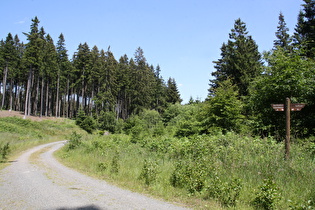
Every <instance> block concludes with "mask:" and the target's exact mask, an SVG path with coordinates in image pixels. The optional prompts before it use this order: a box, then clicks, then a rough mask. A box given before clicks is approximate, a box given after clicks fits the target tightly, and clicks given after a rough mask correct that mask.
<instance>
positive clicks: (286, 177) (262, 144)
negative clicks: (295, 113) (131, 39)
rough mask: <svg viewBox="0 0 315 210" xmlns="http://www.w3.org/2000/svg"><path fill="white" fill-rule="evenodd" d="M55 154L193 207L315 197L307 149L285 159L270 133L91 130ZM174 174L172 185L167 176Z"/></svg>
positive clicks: (289, 204)
mask: <svg viewBox="0 0 315 210" xmlns="http://www.w3.org/2000/svg"><path fill="white" fill-rule="evenodd" d="M58 156H59V158H60V159H61V160H62V161H63V162H64V163H66V164H67V165H68V166H70V167H74V168H77V169H78V170H80V171H81V172H84V173H87V174H89V175H92V176H95V177H98V178H101V179H106V180H107V181H110V182H112V183H114V184H117V185H119V186H121V187H124V188H128V189H131V190H133V191H137V192H140V193H145V194H150V195H152V196H154V197H159V198H163V199H165V200H168V201H173V202H178V203H184V204H186V205H187V206H189V207H193V208H196V209H220V208H222V209H229V208H232V209H234V208H236V209H256V208H258V207H257V206H258V205H261V206H263V205H265V206H268V205H270V206H273V207H274V208H276V209H290V208H291V209H306V208H307V206H312V205H313V204H314V203H313V202H314V200H315V199H314V198H315V197H314V196H315V175H314V171H315V162H314V159H313V157H312V155H311V152H310V151H308V150H307V149H306V148H305V146H303V145H298V144H294V145H292V153H291V159H290V160H288V161H286V160H284V148H283V145H282V144H280V143H276V142H275V141H274V140H273V139H271V138H268V139H259V138H252V137H246V136H239V135H236V134H233V133H229V134H227V135H216V136H206V135H204V136H195V137H192V138H183V139H177V138H170V137H156V138H154V139H153V138H152V137H147V138H145V139H143V141H142V142H138V143H137V144H135V143H131V142H130V137H129V136H126V135H109V136H96V135H88V136H83V138H82V141H81V144H80V145H79V146H78V147H76V148H75V149H72V150H69V149H67V148H64V149H63V150H60V151H59V152H58ZM115 156H116V157H118V167H117V165H115V164H114V162H113V159H114V157H115ZM145 163H146V165H145ZM176 165H177V167H179V168H176V169H175V167H176ZM113 168H118V172H117V173H115V172H114V171H115V170H113ZM174 174H176V177H177V179H175V181H174V179H173V183H175V182H176V183H177V184H178V185H177V186H175V187H174V186H172V184H171V181H170V180H171V177H172V176H173V177H174ZM152 177H153V178H152ZM154 177H155V178H154ZM145 178H147V179H145ZM176 180H177V181H176ZM179 180H181V181H179ZM237 180H238V181H237ZM268 180H270V181H268ZM266 183H267V184H266ZM198 184H199V185H198ZM264 185H265V186H264ZM198 186H199V187H198ZM263 186H264V188H263ZM264 190H266V192H265V191H264ZM238 191H239V195H238V194H235V193H236V192H238ZM257 197H258V198H257ZM278 197H279V199H277V198H278ZM268 199H269V200H268ZM254 200H256V204H255V205H256V206H255V205H254V204H253V203H254V202H253V201H254ZM257 203H258V204H257ZM303 206H304V207H305V208H304V207H303ZM312 208H314V206H312Z"/></svg>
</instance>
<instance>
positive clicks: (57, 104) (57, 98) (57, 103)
mask: <svg viewBox="0 0 315 210" xmlns="http://www.w3.org/2000/svg"><path fill="white" fill-rule="evenodd" d="M59 82H60V76H59V72H58V79H57V93H56V117H58V116H60V114H59V115H58V113H59V110H60V109H59Z"/></svg>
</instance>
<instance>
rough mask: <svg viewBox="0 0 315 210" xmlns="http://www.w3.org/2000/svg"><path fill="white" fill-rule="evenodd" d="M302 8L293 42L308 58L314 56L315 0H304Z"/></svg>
mask: <svg viewBox="0 0 315 210" xmlns="http://www.w3.org/2000/svg"><path fill="white" fill-rule="evenodd" d="M304 2H305V3H304V4H302V6H303V10H302V11H300V13H299V15H298V23H297V25H296V27H295V34H294V44H295V46H296V47H297V48H299V49H301V50H302V51H303V52H304V54H305V55H306V56H307V57H309V58H314V56H315V1H314V0H304Z"/></svg>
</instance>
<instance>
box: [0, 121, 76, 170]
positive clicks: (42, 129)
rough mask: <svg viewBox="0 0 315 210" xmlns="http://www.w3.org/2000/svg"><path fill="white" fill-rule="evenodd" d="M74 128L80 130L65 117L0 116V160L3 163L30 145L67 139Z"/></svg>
mask: <svg viewBox="0 0 315 210" xmlns="http://www.w3.org/2000/svg"><path fill="white" fill-rule="evenodd" d="M76 130H77V131H78V132H80V129H79V128H78V127H77V126H76V125H75V123H74V122H73V121H71V120H66V119H55V120H53V119H52V120H42V121H32V120H30V119H23V118H21V117H0V136H1V139H0V162H3V163H5V162H6V161H7V159H8V158H9V157H10V156H13V155H16V154H17V153H19V152H21V151H23V150H25V149H27V148H30V147H32V146H35V145H38V144H42V143H45V142H52V141H58V140H65V139H68V138H69V136H70V134H71V133H72V132H73V131H76ZM81 133H82V131H81ZM0 167H3V165H0Z"/></svg>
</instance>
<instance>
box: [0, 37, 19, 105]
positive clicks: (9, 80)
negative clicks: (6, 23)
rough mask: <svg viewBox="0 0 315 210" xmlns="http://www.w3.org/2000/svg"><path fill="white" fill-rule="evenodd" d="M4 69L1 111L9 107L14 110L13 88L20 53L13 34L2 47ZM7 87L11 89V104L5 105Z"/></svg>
mask: <svg viewBox="0 0 315 210" xmlns="http://www.w3.org/2000/svg"><path fill="white" fill-rule="evenodd" d="M1 51H2V53H1V54H2V56H1V57H2V68H3V80H2V100H1V107H0V109H3V108H7V107H8V105H9V107H10V109H12V86H13V77H14V72H15V71H16V70H17V65H18V59H19V58H18V51H17V49H16V47H15V42H14V39H13V36H12V34H11V33H9V34H8V36H7V38H6V40H5V42H4V43H3V47H2V50H1ZM7 87H9V95H10V97H9V98H10V103H9V104H8V103H6V104H7V106H6V104H5V99H6V98H7V97H6V93H7Z"/></svg>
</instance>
